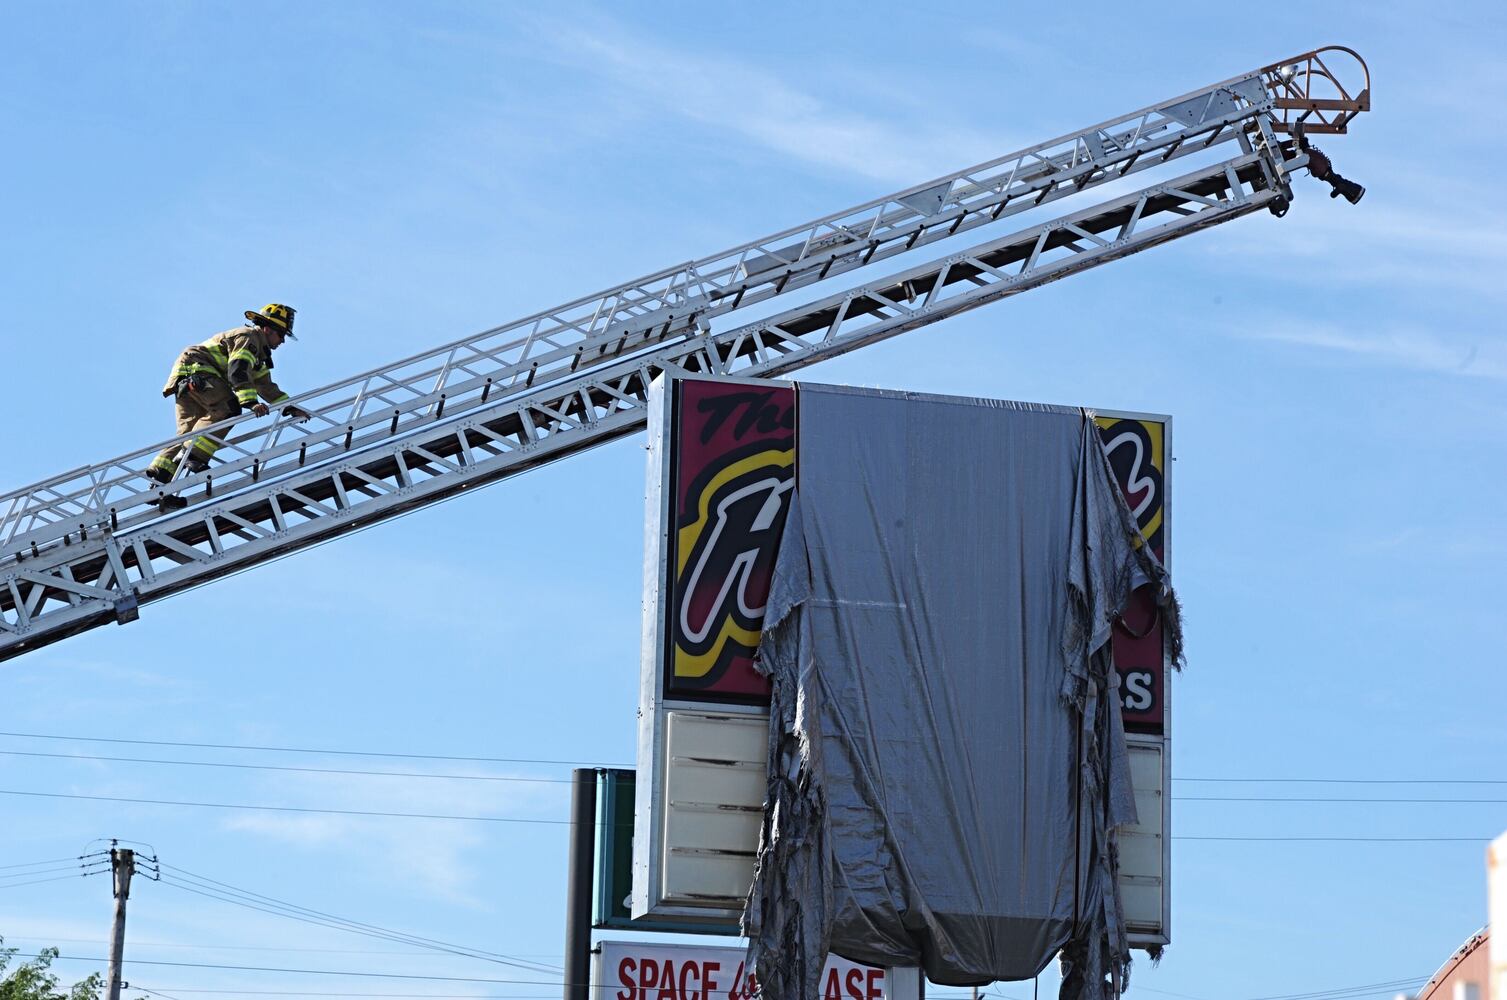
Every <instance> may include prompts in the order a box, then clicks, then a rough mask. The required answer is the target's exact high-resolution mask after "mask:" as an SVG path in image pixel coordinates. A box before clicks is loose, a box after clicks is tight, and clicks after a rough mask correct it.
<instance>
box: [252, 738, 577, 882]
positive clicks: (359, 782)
mask: <svg viewBox="0 0 1507 1000" xmlns="http://www.w3.org/2000/svg"><path fill="white" fill-rule="evenodd" d="M413 773H415V774H422V773H423V772H422V771H417V770H415V771H414V772H413ZM448 773H458V774H474V775H488V774H493V773H495V772H488V771H483V770H480V769H475V768H470V769H463V770H457V769H455V768H449V769H448ZM267 785H268V786H269V788H268V796H267V799H266V800H267V801H277V802H278V803H280V804H287V805H293V806H300V807H305V808H317V809H349V810H370V811H374V812H402V813H426V814H430V815H444V816H487V817H493V816H495V817H502V816H507V817H530V818H541V819H552V818H557V817H560V816H563V814H564V813H563V803H564V795H565V793H564V791H563V789H564V788H565V785H563V784H549V783H521V782H520V783H509V782H494V781H453V780H452V781H446V780H437V779H410V778H401V777H377V776H362V777H355V776H350V775H321V774H294V775H287V776H279V777H278V778H276V779H274V780H269V781H268V782H267ZM273 795H275V799H274V798H273V797H272V796H273ZM484 825H485V824H481V823H477V822H463V821H456V820H430V819H406V818H395V817H383V816H340V815H299V814H296V813H294V814H287V813H285V814H279V813H265V812H245V813H237V814H235V815H234V816H232V817H230V818H229V819H227V820H226V821H225V827H226V828H227V829H230V830H235V831H238V832H241V833H247V834H254V835H258V836H262V837H266V838H268V839H271V840H274V841H277V842H279V843H282V844H286V845H291V846H295V847H298V848H300V849H302V850H306V851H309V852H319V851H324V850H328V849H330V848H332V847H333V848H336V849H338V850H339V851H340V852H342V854H345V855H346V856H350V855H352V854H355V855H359V857H360V858H361V859H362V863H363V864H368V865H372V866H375V867H379V868H381V869H383V870H385V871H387V872H389V874H391V875H394V876H396V877H397V878H399V879H400V880H402V881H404V882H406V883H407V884H408V885H410V886H412V887H413V891H417V892H422V893H425V894H428V895H431V896H434V897H436V898H439V899H442V900H444V901H446V902H449V903H453V904H457V905H462V906H468V907H478V906H480V905H482V903H483V901H482V900H480V899H478V898H477V897H476V896H475V895H474V894H473V892H472V890H471V887H472V886H474V885H476V884H477V882H478V879H477V877H476V876H477V873H478V871H479V868H480V866H481V864H482V860H481V859H480V857H478V854H479V852H480V851H481V849H482V848H483V847H484V846H485V845H486V844H487V843H488V839H487V836H486V831H485V830H484V829H482V827H483V826H484Z"/></svg>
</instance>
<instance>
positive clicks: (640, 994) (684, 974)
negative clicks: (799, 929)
mask: <svg viewBox="0 0 1507 1000" xmlns="http://www.w3.org/2000/svg"><path fill="white" fill-rule="evenodd" d="M597 948H598V951H597V956H596V971H595V974H594V975H593V977H592V980H593V982H592V985H593V986H595V987H596V989H595V990H594V991H593V993H592V998H593V1000H754V998H755V997H757V996H758V978H757V977H756V976H755V975H754V971H753V970H752V969H751V968H748V966H747V962H746V953H745V952H744V951H742V950H741V949H738V948H709V947H704V946H700V945H664V944H644V943H641V942H638V941H603V942H601V943H600V944H599V945H598V946H597ZM885 978H886V977H885V970H884V969H876V968H873V967H871V966H867V965H859V964H858V963H857V962H850V961H848V960H847V959H845V958H839V957H837V956H836V955H833V956H831V957H829V958H828V959H827V965H826V968H824V969H823V970H822V978H821V993H820V995H819V996H818V997H815V998H812V1000H885V998H886V995H887V994H886V992H885V985H886V984H885Z"/></svg>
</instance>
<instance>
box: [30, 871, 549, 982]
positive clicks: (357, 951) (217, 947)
mask: <svg viewBox="0 0 1507 1000" xmlns="http://www.w3.org/2000/svg"><path fill="white" fill-rule="evenodd" d="M169 867H170V866H169ZM5 940H7V941H38V942H45V943H47V944H50V945H51V944H99V940H98V939H97V938H67V937H45V938H39V937H28V936H25V935H16V934H11V935H7V936H6V938H5ZM131 947H132V948H174V949H188V950H192V951H285V952H290V953H307V954H311V955H407V956H409V957H410V958H427V957H432V956H431V954H430V951H412V950H409V951H393V950H389V949H379V948H299V947H295V946H293V945H265V944H263V945H257V944H181V943H175V942H170V941H138V940H136V939H134V938H133V939H132V940H131ZM541 954H542V953H541ZM514 957H517V958H520V959H522V960H524V961H528V960H529V956H527V955H520V956H514ZM535 957H538V956H535ZM545 957H548V958H559V957H560V956H558V955H548V956H545ZM537 964H539V965H544V964H545V963H542V962H540V963H537ZM546 968H548V969H549V970H550V971H552V972H558V971H560V970H559V966H546ZM469 995H470V994H467V996H469Z"/></svg>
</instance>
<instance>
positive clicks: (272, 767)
mask: <svg viewBox="0 0 1507 1000" xmlns="http://www.w3.org/2000/svg"><path fill="white" fill-rule="evenodd" d="M0 754H3V755H5V756H9V757H47V758H50V759H53V760H107V761H114V762H117V763H123V764H170V765H176V766H178V767H228V768H235V769H237V770H246V771H298V772H302V773H306V774H362V775H372V776H376V777H384V778H435V779H439V778H444V779H448V780H454V781H528V782H539V783H543V784H555V785H568V784H570V779H569V778H526V777H514V776H512V775H498V774H422V773H415V772H413V771H369V770H361V769H357V768H339V767H293V766H290V765H279V764H237V763H232V762H230V761H218V760H157V759H153V758H150V757H107V756H101V755H97V754H82V753H42V752H40V751H34V750H0Z"/></svg>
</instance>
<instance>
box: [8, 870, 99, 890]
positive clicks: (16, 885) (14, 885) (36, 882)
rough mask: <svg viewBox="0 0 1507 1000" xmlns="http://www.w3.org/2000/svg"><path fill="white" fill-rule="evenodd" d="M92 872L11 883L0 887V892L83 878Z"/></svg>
mask: <svg viewBox="0 0 1507 1000" xmlns="http://www.w3.org/2000/svg"><path fill="white" fill-rule="evenodd" d="M93 874H95V873H94V872H79V873H78V874H77V875H54V876H53V877H52V878H39V879H35V880H34V881H31V882H11V883H9V884H8V885H0V890H4V889H19V888H21V887H22V886H24V885H41V884H42V883H43V882H61V881H63V880H64V879H70V878H83V877H84V876H85V875H93Z"/></svg>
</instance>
